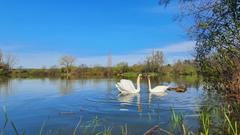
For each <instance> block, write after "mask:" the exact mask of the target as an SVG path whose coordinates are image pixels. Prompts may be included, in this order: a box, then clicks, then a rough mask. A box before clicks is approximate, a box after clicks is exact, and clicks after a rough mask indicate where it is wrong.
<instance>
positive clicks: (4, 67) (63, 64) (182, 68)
mask: <svg viewBox="0 0 240 135" xmlns="http://www.w3.org/2000/svg"><path fill="white" fill-rule="evenodd" d="M2 56H3V55H2ZM7 60H8V61H5V62H1V66H0V71H1V76H13V77H66V78H68V77H90V76H97V77H116V76H123V77H136V76H137V75H138V74H139V73H148V74H152V75H153V76H158V75H196V74H197V71H196V68H195V66H194V65H195V62H194V61H193V60H183V61H180V60H178V61H177V62H175V63H174V64H165V63H164V54H163V52H161V51H153V52H152V53H151V54H150V55H149V56H146V58H145V60H144V62H143V63H138V64H134V65H129V64H128V63H127V62H120V63H118V64H116V65H114V66H112V65H108V66H99V65H96V66H92V67H89V66H87V65H86V64H80V65H76V60H77V59H76V58H75V57H74V56H71V55H65V56H62V57H61V58H60V59H59V65H58V66H52V67H50V68H39V69H26V68H12V66H13V64H15V61H16V59H15V57H13V55H11V57H10V55H8V59H7ZM109 61H110V60H109V59H108V63H112V62H109Z"/></svg>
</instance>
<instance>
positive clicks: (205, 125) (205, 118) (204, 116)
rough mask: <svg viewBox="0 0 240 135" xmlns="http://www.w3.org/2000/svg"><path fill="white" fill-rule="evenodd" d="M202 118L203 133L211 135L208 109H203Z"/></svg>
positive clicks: (203, 134) (202, 134)
mask: <svg viewBox="0 0 240 135" xmlns="http://www.w3.org/2000/svg"><path fill="white" fill-rule="evenodd" d="M200 120H201V124H202V127H203V131H202V132H201V135H209V130H210V116H209V114H208V113H207V111H202V112H201V114H200Z"/></svg>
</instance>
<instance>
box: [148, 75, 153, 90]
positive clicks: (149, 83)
mask: <svg viewBox="0 0 240 135" xmlns="http://www.w3.org/2000/svg"><path fill="white" fill-rule="evenodd" d="M148 89H149V91H151V90H152V86H151V80H150V78H148Z"/></svg>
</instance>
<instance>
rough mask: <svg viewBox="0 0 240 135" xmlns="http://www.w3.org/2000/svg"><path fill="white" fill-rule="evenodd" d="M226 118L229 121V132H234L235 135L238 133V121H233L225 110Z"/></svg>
mask: <svg viewBox="0 0 240 135" xmlns="http://www.w3.org/2000/svg"><path fill="white" fill-rule="evenodd" d="M224 118H225V120H226V121H227V125H228V131H229V133H230V134H233V135H238V125H237V122H236V121H234V122H232V121H231V120H230V118H229V116H228V115H227V113H226V112H224ZM230 131H232V132H230Z"/></svg>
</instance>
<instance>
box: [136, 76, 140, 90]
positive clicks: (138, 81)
mask: <svg viewBox="0 0 240 135" xmlns="http://www.w3.org/2000/svg"><path fill="white" fill-rule="evenodd" d="M137 91H138V92H139V91H140V77H138V78H137Z"/></svg>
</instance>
